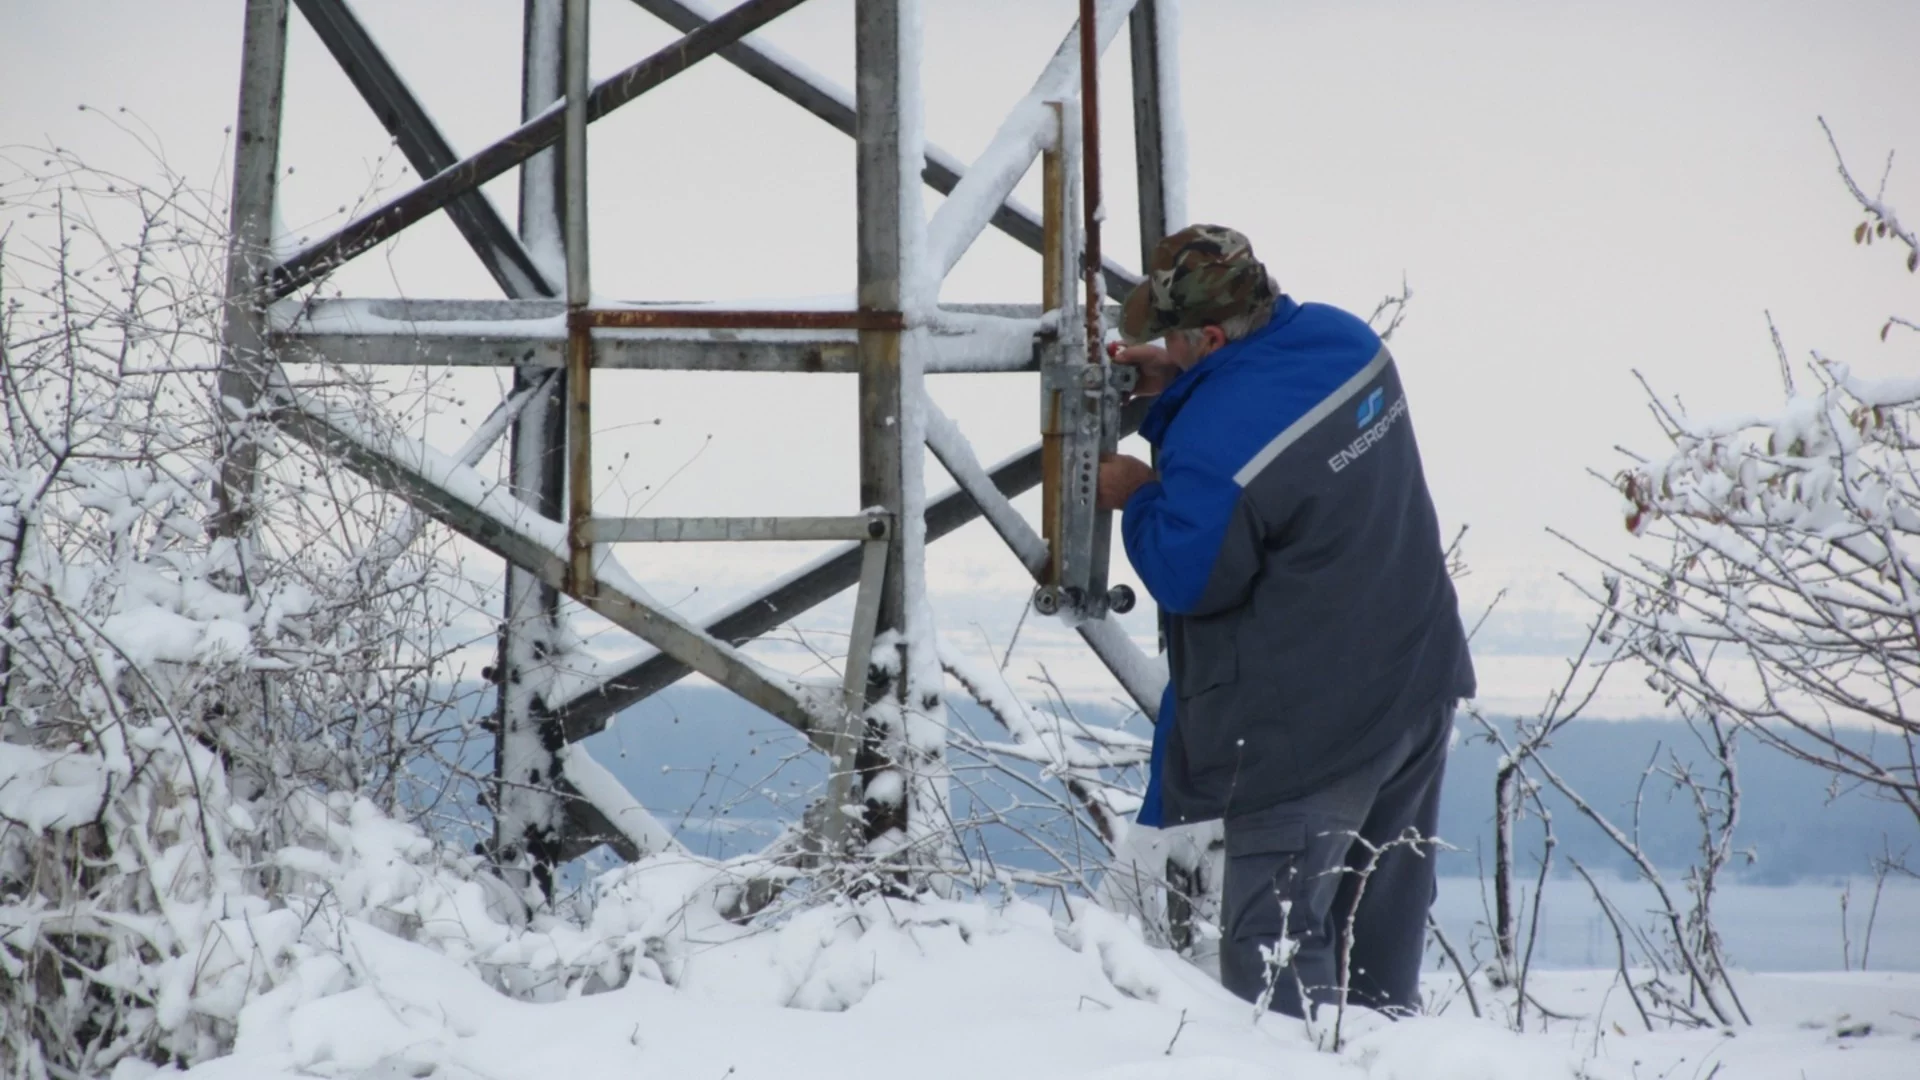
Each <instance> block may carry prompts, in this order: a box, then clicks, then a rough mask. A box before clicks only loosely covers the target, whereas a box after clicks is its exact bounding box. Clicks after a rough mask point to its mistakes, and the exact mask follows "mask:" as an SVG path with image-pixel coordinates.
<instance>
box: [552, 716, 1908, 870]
mask: <svg viewBox="0 0 1920 1080" xmlns="http://www.w3.org/2000/svg"><path fill="white" fill-rule="evenodd" d="M952 700H955V701H957V704H955V706H954V707H955V708H956V710H957V712H958V714H959V715H958V720H959V722H962V723H967V724H986V725H990V724H991V723H992V722H991V720H989V719H986V718H984V717H983V716H982V715H981V713H980V712H979V711H978V709H977V708H975V707H974V706H973V705H972V703H971V702H965V701H958V699H952ZM1103 713H1104V715H1103ZM1083 715H1085V716H1086V717H1087V718H1088V719H1090V720H1094V719H1097V720H1099V721H1101V722H1112V721H1113V720H1114V719H1115V716H1114V714H1113V713H1112V712H1111V711H1107V710H1103V709H1102V708H1100V707H1091V708H1088V709H1086V710H1085V711H1084V713H1083ZM1133 724H1134V727H1135V728H1136V729H1137V730H1144V722H1143V721H1141V720H1140V719H1139V718H1137V717H1136V718H1135V719H1134V722H1133ZM983 730H984V729H983ZM1462 734H1463V736H1469V737H1465V738H1463V739H1462V741H1461V742H1460V743H1459V744H1458V745H1457V746H1456V747H1455V750H1454V753H1453V756H1452V758H1451V760H1450V763H1449V767H1448V776H1447V796H1446V799H1445V802H1444V804H1443V813H1442V819H1441V834H1442V836H1444V837H1445V838H1446V839H1447V840H1448V841H1449V842H1450V843H1452V844H1454V845H1455V846H1456V847H1459V848H1460V849H1462V850H1460V851H1459V852H1453V853H1448V854H1446V855H1444V856H1442V867H1443V873H1449V874H1466V875H1471V874H1474V873H1476V865H1477V863H1478V862H1481V861H1485V860H1486V859H1490V856H1491V851H1492V842H1491V827H1490V822H1491V815H1492V805H1493V772H1494V766H1495V760H1496V753H1495V751H1494V750H1493V749H1492V748H1491V747H1489V746H1488V745H1487V743H1486V742H1485V741H1484V740H1483V739H1480V738H1477V737H1470V736H1471V735H1472V733H1471V732H1468V731H1465V730H1464V725H1463V731H1462ZM588 745H589V746H590V747H591V749H592V751H593V754H594V756H595V758H596V759H598V760H599V761H600V762H601V763H602V764H604V765H605V766H606V767H607V768H609V769H611V770H612V771H613V772H614V774H615V775H616V776H618V777H620V778H621V780H623V781H624V782H625V783H626V784H627V785H628V787H629V788H630V789H631V790H632V791H633V792H634V793H635V795H636V796H637V797H638V798H639V799H640V801H641V802H642V803H643V804H645V805H647V806H648V807H650V808H652V809H653V810H654V811H655V813H657V814H659V815H660V816H661V817H662V818H663V819H665V820H667V821H668V822H669V823H671V824H674V825H676V826H678V827H680V828H681V829H682V830H683V833H684V835H685V838H686V839H687V840H688V841H689V842H690V843H692V844H694V845H695V846H696V847H698V848H702V849H705V850H709V851H712V852H713V853H715V854H723V853H728V854H730V853H733V852H735V851H739V850H743V849H745V848H747V847H750V846H752V844H753V843H754V842H755V841H756V840H758V839H762V838H765V837H767V836H770V835H771V834H772V832H773V831H774V830H776V829H777V828H778V827H779V824H780V823H781V822H784V821H788V820H791V819H792V817H793V815H794V814H795V813H797V812H798V809H799V808H800V807H801V806H802V805H803V802H804V798H805V796H806V793H807V792H808V791H810V790H811V789H812V788H814V786H815V785H817V784H818V783H819V782H820V779H821V770H820V762H819V759H818V757H817V756H816V755H814V754H812V753H810V752H808V751H807V750H806V748H805V746H804V744H803V743H802V741H801V740H800V739H799V738H798V737H797V736H796V735H794V734H793V733H792V732H791V731H790V730H789V729H788V728H787V727H786V726H785V725H784V724H782V723H780V722H779V721H777V720H775V719H773V718H772V717H770V716H768V715H766V714H765V713H761V712H759V711H758V710H755V709H753V708H752V707H750V706H748V705H746V704H744V703H742V702H741V701H740V700H739V699H738V698H735V697H733V696H732V695H730V694H728V693H725V692H724V691H720V690H714V689H703V688H693V687H676V688H673V689H671V690H668V691H666V692H665V693H662V694H660V695H658V696H656V697H654V698H653V699H650V700H649V701H647V702H644V703H642V704H641V705H639V706H636V707H634V708H632V709H629V710H628V711H627V712H626V713H624V714H622V715H621V716H620V718H619V719H618V720H617V721H616V723H615V724H614V725H613V726H612V727H611V728H610V729H609V730H608V731H607V732H605V733H603V734H601V735H598V736H596V737H594V738H593V739H592V740H590V741H589V743H588ZM1669 753H1678V754H1679V755H1681V757H1682V758H1683V759H1684V760H1688V761H1693V762H1696V763H1697V762H1699V761H1701V760H1702V759H1703V756H1704V755H1703V754H1702V752H1701V749H1700V747H1699V745H1698V744H1697V743H1696V742H1695V741H1694V739H1693V737H1692V735H1691V734H1690V733H1689V732H1688V731H1687V729H1686V728H1685V727H1683V726H1680V725H1678V724H1674V723H1671V722H1667V721H1657V720H1655V721H1624V722H1602V721H1595V722H1591V723H1577V724H1575V725H1573V726H1571V727H1570V728H1568V729H1567V730H1566V731H1565V732H1564V733H1563V734H1562V735H1561V736H1560V737H1559V738H1558V740H1557V741H1556V744H1555V747H1554V750H1553V751H1552V754H1551V757H1550V760H1551V761H1552V762H1553V763H1554V766H1555V769H1556V771H1558V772H1559V773H1560V774H1561V775H1562V776H1564V777H1566V778H1567V780H1568V781H1569V782H1570V783H1572V784H1574V785H1576V786H1577V787H1578V788H1579V789H1580V790H1581V791H1582V792H1583V793H1584V794H1585V795H1586V797H1587V798H1588V799H1589V800H1591V801H1592V803H1593V804H1594V805H1595V806H1597V807H1599V808H1601V809H1602V810H1604V811H1606V812H1609V813H1612V814H1615V815H1617V820H1618V821H1619V823H1620V824H1621V826H1622V827H1623V828H1626V827H1631V824H1632V820H1633V815H1632V804H1633V798H1634V792H1635V789H1636V788H1637V787H1638V786H1639V785H1640V783H1641V777H1642V774H1643V772H1644V771H1645V769H1646V767H1647V764H1648V762H1649V760H1650V759H1652V758H1654V757H1655V755H1656V754H1658V755H1659V757H1660V760H1661V761H1662V762H1665V761H1666V760H1667V755H1668V754H1669ZM1739 764H1740V779H1741V787H1742V791H1743V795H1744V800H1743V803H1742V808H1741V822H1740V827H1739V830H1738V836H1739V839H1740V843H1741V844H1742V845H1743V846H1746V847H1750V848H1752V849H1753V851H1754V853H1755V855H1756V861H1755V863H1754V864H1753V865H1752V866H1751V867H1750V868H1745V869H1743V870H1742V871H1741V875H1742V877H1743V878H1745V879H1746V880H1749V881H1753V882H1757V883H1785V882H1789V881H1794V880H1797V879H1802V878H1809V877H1813V878H1831V877H1836V876H1842V875H1847V874H1860V873H1864V872H1866V871H1867V870H1868V868H1869V865H1870V860H1871V858H1872V856H1873V855H1874V854H1876V853H1878V852H1879V851H1880V850H1881V848H1882V845H1883V843H1884V844H1888V845H1891V847H1892V848H1893V850H1895V851H1896V852H1897V851H1899V850H1901V849H1902V848H1907V847H1912V848H1914V849H1915V851H1914V854H1915V855H1916V856H1920V830H1916V826H1915V824H1914V821H1913V818H1912V817H1911V816H1910V815H1909V814H1907V813H1906V812H1905V811H1904V810H1903V809H1901V808H1900V807H1897V806H1893V805H1891V804H1888V803H1886V802H1884V801H1879V800H1875V799H1871V798H1868V797H1866V796H1863V795H1861V794H1859V793H1858V792H1851V791H1843V792H1837V793H1835V792H1830V791H1829V789H1828V778H1827V777H1826V776H1825V775H1823V774H1821V773H1820V772H1818V771H1817V770H1814V769H1811V768H1809V767H1807V766H1805V765H1802V764H1800V763H1798V762H1795V761H1792V760H1790V759H1788V758H1786V757H1785V756H1784V755H1782V754H1779V753H1776V752H1773V751H1771V750H1768V749H1766V748H1764V747H1761V746H1758V745H1753V744H1751V743H1748V744H1746V745H1744V747H1743V750H1742V752H1741V754H1740V757H1739ZM956 766H957V767H958V768H961V769H963V770H966V769H967V766H968V763H966V762H957V763H956ZM1034 779H1035V780H1036V781H1037V779H1038V778H1037V776H1035V777H1034ZM983 782H985V781H984V778H983V777H982V776H981V774H979V773H977V772H974V771H966V772H964V773H963V783H961V784H959V785H957V787H958V788H959V789H960V791H961V794H960V796H959V798H960V799H961V800H962V801H963V802H964V800H965V793H966V790H967V789H968V788H970V787H975V786H977V785H979V784H981V783H983ZM981 797H982V798H983V799H991V798H993V797H994V795H993V792H992V791H983V792H982V794H981ZM1550 803H1552V804H1553V805H1555V813H1554V822H1555V826H1556V830H1557V832H1558V833H1559V838H1560V841H1561V848H1560V853H1561V855H1563V856H1564V855H1571V856H1572V857H1575V858H1578V859H1580V860H1581V861H1582V862H1583V863H1586V864H1587V865H1589V866H1592V867H1596V868H1598V867H1612V868H1617V869H1619V870H1621V871H1622V872H1626V871H1628V869H1629V867H1628V864H1627V862H1626V859H1625V857H1624V856H1622V855H1620V854H1619V853H1618V852H1617V851H1616V850H1615V849H1614V848H1613V847H1612V845H1610V844H1609V843H1608V842H1607V841H1606V839H1605V838H1604V837H1603V836H1601V835H1600V834H1599V832H1598V831H1597V830H1596V829H1594V828H1593V827H1592V826H1591V825H1589V824H1588V823H1586V822H1585V821H1583V820H1581V819H1579V817H1578V814H1577V812H1575V811H1574V810H1573V809H1572V808H1571V807H1569V806H1566V805H1564V804H1563V803H1560V802H1559V800H1558V799H1557V798H1553V799H1550ZM1640 832H1641V836H1642V838H1643V842H1644V844H1645V847H1646V849H1647V851H1648V852H1649V853H1650V854H1651V855H1652V857H1653V858H1654V859H1655V860H1656V861H1657V862H1659V863H1660V864H1661V865H1663V866H1682V865H1686V864H1687V863H1688V862H1690V861H1691V858H1692V852H1693V849H1694V847H1695V845H1697V843H1698V840H1699V834H1698V830H1697V828H1696V827H1695V826H1694V823H1693V816H1692V811H1691V809H1690V807H1689V805H1688V804H1687V803H1686V802H1685V800H1684V798H1683V797H1681V796H1676V795H1675V794H1674V793H1673V791H1672V787H1671V784H1670V783H1668V782H1667V781H1666V780H1664V779H1663V778H1660V777H1654V778H1653V779H1651V780H1649V781H1648V782H1647V784H1646V788H1645V797H1644V800H1643V802H1642V806H1641V816H1640ZM988 842H989V843H990V844H993V845H996V846H997V845H999V844H1000V843H1001V842H1002V839H1001V838H997V837H995V836H994V835H992V834H989V841H988ZM1009 843H1012V841H1011V840H1009ZM1016 846H1017V845H1016ZM1531 849H1532V847H1531V845H1529V846H1527V847H1523V857H1524V858H1528V859H1529V860H1530V858H1531V856H1530V854H1527V853H1528V852H1530V851H1531ZM1009 861H1018V860H1017V859H1016V858H1010V859H1009ZM1563 868H1564V863H1563Z"/></svg>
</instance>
